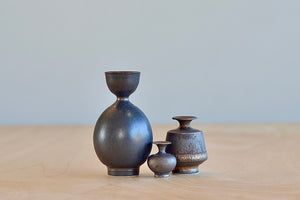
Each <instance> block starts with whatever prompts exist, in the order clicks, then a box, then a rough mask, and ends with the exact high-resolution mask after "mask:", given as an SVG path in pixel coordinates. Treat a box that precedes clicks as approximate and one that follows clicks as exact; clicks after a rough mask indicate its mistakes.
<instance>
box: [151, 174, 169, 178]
mask: <svg viewBox="0 0 300 200" xmlns="http://www.w3.org/2000/svg"><path fill="white" fill-rule="evenodd" d="M169 176H170V174H155V175H154V177H155V178H167V177H169Z"/></svg>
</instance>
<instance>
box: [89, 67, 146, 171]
mask: <svg viewBox="0 0 300 200" xmlns="http://www.w3.org/2000/svg"><path fill="white" fill-rule="evenodd" d="M105 76H106V83H107V86H108V88H109V90H110V91H111V92H112V93H113V94H115V95H116V96H117V100H116V102H115V103H113V104H112V105H111V106H110V107H108V108H107V109H106V110H105V111H104V112H103V113H102V114H101V116H100V117H99V119H98V121H97V123H96V126H95V129H94V138H93V139H94V147H95V151H96V154H97V156H98V158H99V159H100V161H101V162H102V163H103V164H105V165H106V166H107V169H108V174H109V175H113V176H133V175H138V174H139V167H140V165H142V164H143V163H144V162H145V161H146V159H147V157H148V155H149V154H150V152H151V148H152V130H151V126H150V123H149V121H148V119H147V117H146V116H145V114H144V113H143V112H142V111H141V110H140V109H139V108H137V107H136V106H135V105H133V104H132V103H131V102H130V101H129V95H130V94H132V93H133V92H134V91H135V90H136V88H137V86H138V84H139V79H140V72H135V71H111V72H105Z"/></svg>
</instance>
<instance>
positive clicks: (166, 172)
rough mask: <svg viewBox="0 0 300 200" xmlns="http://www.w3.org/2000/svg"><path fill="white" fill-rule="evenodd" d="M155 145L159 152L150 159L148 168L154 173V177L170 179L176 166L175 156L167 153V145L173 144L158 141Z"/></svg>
mask: <svg viewBox="0 0 300 200" xmlns="http://www.w3.org/2000/svg"><path fill="white" fill-rule="evenodd" d="M153 144H156V145H157V147H158V150H159V151H158V153H157V154H154V155H151V156H150V157H149V158H148V162H147V163H148V167H149V168H150V169H151V170H152V171H153V172H154V177H157V178H164V177H168V176H170V172H171V171H172V170H173V169H174V168H175V166H176V158H175V156H173V155H172V154H169V153H166V152H165V150H166V147H167V145H168V144H171V142H168V141H157V142H153Z"/></svg>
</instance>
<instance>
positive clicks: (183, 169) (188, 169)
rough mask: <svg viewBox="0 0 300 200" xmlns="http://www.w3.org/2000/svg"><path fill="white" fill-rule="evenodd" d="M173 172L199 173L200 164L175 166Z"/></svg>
mask: <svg viewBox="0 0 300 200" xmlns="http://www.w3.org/2000/svg"><path fill="white" fill-rule="evenodd" d="M172 172H173V174H197V173H199V170H198V166H191V167H175V169H174V170H173V171H172Z"/></svg>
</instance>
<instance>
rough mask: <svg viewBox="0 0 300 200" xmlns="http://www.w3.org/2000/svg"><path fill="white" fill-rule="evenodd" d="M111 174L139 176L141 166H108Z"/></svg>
mask: <svg viewBox="0 0 300 200" xmlns="http://www.w3.org/2000/svg"><path fill="white" fill-rule="evenodd" d="M107 169H108V175H111V176H138V175H139V171H140V168H107Z"/></svg>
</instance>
